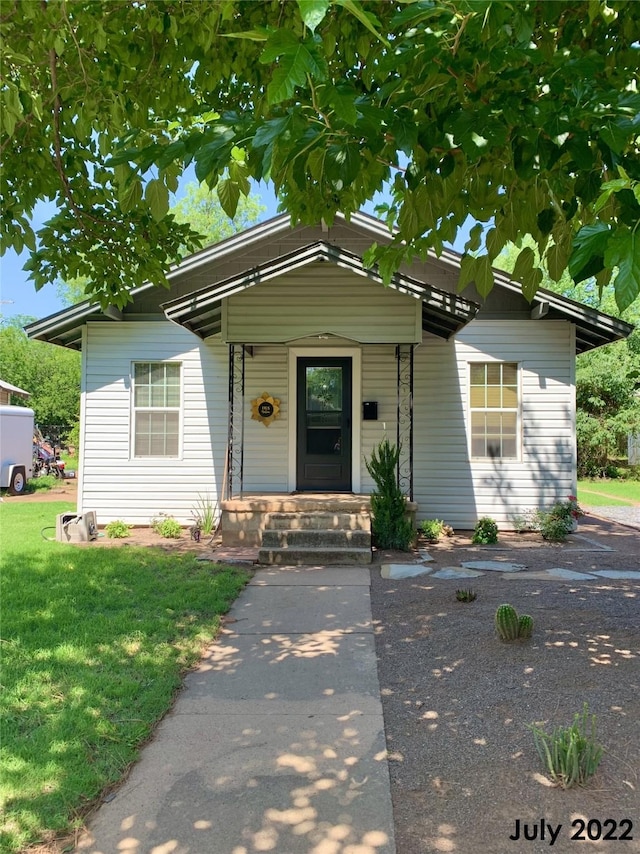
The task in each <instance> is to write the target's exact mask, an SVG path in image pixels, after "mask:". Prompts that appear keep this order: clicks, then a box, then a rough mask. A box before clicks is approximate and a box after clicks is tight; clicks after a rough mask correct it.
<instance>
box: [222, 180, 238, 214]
mask: <svg viewBox="0 0 640 854" xmlns="http://www.w3.org/2000/svg"><path fill="white" fill-rule="evenodd" d="M217 192H218V198H219V199H220V204H221V205H222V210H223V211H224V212H225V213H226V215H227V216H228V217H230V219H233V218H234V216H235V215H236V210H237V208H238V201H239V199H240V187H239V186H238V184H237V183H236V182H235V181H231V180H230V179H229V178H224V179H223V180H222V181H220V182H219V183H218V187H217Z"/></svg>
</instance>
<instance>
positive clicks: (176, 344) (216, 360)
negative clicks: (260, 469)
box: [79, 322, 228, 525]
mask: <svg viewBox="0 0 640 854" xmlns="http://www.w3.org/2000/svg"><path fill="white" fill-rule="evenodd" d="M85 352H86V356H85V362H86V368H85V378H84V389H83V395H82V409H83V412H82V418H83V431H82V451H81V453H82V459H81V480H80V483H79V489H80V493H79V509H80V511H82V510H95V511H96V513H97V515H98V522H99V524H105V523H107V522H109V521H112V520H114V519H123V520H124V521H126V522H128V523H130V524H136V525H147V524H149V522H150V520H151V519H152V518H154V517H156V516H158V515H159V514H161V513H167V514H169V515H172V516H175V518H176V519H178V521H179V522H181V523H182V524H187V523H188V522H189V521H190V517H191V514H192V512H193V509H194V507H195V506H196V504H197V502H198V496H199V495H202V496H206V497H208V498H210V499H211V500H212V501H216V500H217V492H218V489H219V488H221V486H222V481H223V477H224V457H225V449H226V440H227V398H228V382H227V370H228V367H227V365H228V349H227V347H225V346H222V345H221V344H219V343H212V342H207V343H202V342H198V340H197V339H196V338H195V336H194V335H192V334H190V333H188V332H187V331H186V330H183V329H180V328H179V327H177V326H175V325H173V324H171V323H169V322H166V323H135V324H133V323H113V324H105V323H95V324H88V328H87V332H86V345H85ZM136 361H175V362H179V363H180V364H181V365H182V432H181V447H180V458H179V459H134V458H132V456H131V454H132V449H131V443H130V438H129V437H130V434H131V418H132V411H131V390H130V385H131V380H130V377H131V365H132V362H136Z"/></svg>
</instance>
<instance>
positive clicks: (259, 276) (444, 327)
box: [162, 241, 480, 343]
mask: <svg viewBox="0 0 640 854" xmlns="http://www.w3.org/2000/svg"><path fill="white" fill-rule="evenodd" d="M317 262H330V263H333V264H336V265H337V266H338V267H342V268H343V269H345V270H348V271H350V272H352V273H355V274H357V275H359V276H363V277H365V278H367V279H370V280H371V281H374V282H377V283H378V284H380V285H381V286H384V283H383V281H382V276H381V275H380V274H379V273H378V272H377V270H370V269H367V267H365V266H364V264H363V261H362V258H360V257H359V256H358V255H354V254H353V253H352V252H347V251H346V250H345V249H341V248H340V247H338V246H332V245H331V244H329V243H326V242H324V241H317V242H316V243H311V244H309V245H307V246H304V247H302V248H300V249H296V250H294V251H293V252H289V253H288V254H286V255H281V256H280V257H279V258H276V259H275V261H269V262H267V263H265V264H260V265H259V266H257V267H254V268H252V269H251V270H247V271H246V272H244V273H241V274H240V275H238V276H232V277H231V278H228V279H225V280H224V281H222V282H216V283H215V284H212V285H208V286H207V287H205V288H201V289H200V290H198V291H195V292H194V293H191V294H188V295H187V296H184V297H180V298H178V299H175V300H171V301H169V302H166V303H164V304H163V306H162V308H163V309H164V313H165V314H166V316H167V317H168V318H169V320H173V321H174V323H179V324H180V325H181V326H184V327H185V328H186V329H188V330H189V331H190V332H194V333H195V334H196V335H198V336H199V337H200V338H208V337H209V336H210V335H216V334H217V333H219V332H220V330H221V325H222V301H223V300H224V299H226V298H227V297H231V296H234V295H235V294H239V293H242V291H245V290H247V289H248V288H252V287H254V286H255V285H259V284H262V283H264V282H268V281H270V280H271V279H274V278H276V277H277V276H282V275H284V274H285V273H290V272H292V271H293V270H297V269H299V268H300V267H306V266H307V265H308V264H314V263H317ZM389 287H391V288H393V289H394V290H396V291H400V292H401V293H405V294H408V295H410V296H412V297H414V298H415V299H419V300H420V301H421V302H422V328H423V330H424V331H425V332H431V333H433V334H434V335H438V336H440V337H441V338H450V337H451V336H452V335H453V334H455V333H456V332H457V331H458V330H459V329H461V328H462V327H463V326H465V325H466V324H467V323H469V321H470V320H473V318H474V317H475V316H476V314H477V313H478V311H479V309H480V306H479V305H478V304H477V303H474V302H471V301H470V300H468V299H464V298H463V297H460V296H457V295H456V294H451V293H449V292H448V291H443V290H440V289H439V288H434V287H432V286H431V285H427V284H425V283H424V282H420V281H418V280H417V279H412V278H411V277H409V276H404V275H402V274H400V273H396V274H395V275H394V276H393V278H392V280H391V283H390V285H389ZM247 343H251V342H247Z"/></svg>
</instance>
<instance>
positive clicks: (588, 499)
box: [578, 479, 640, 507]
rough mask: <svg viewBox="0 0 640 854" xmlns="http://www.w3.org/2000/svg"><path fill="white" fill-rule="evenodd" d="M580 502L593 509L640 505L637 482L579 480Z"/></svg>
mask: <svg viewBox="0 0 640 854" xmlns="http://www.w3.org/2000/svg"><path fill="white" fill-rule="evenodd" d="M578 501H579V502H580V503H581V504H586V505H587V506H589V505H591V506H592V507H597V506H602V507H628V506H630V505H634V504H640V482H639V481H637V480H605V479H598V480H579V481H578Z"/></svg>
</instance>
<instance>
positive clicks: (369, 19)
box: [335, 0, 391, 47]
mask: <svg viewBox="0 0 640 854" xmlns="http://www.w3.org/2000/svg"><path fill="white" fill-rule="evenodd" d="M335 4H336V6H342V7H343V9H346V10H347V12H351V14H352V15H353V16H354V18H357V19H358V20H359V21H360V23H362V24H364V25H365V27H366V28H367V29H368V30H369V32H370V33H373V35H374V36H375V37H376V38H377V39H378V40H379V41H381V42H382V43H383V44H385V45H386V46H387V47H391V45H390V44H389V42H388V41H387V39H386V38H385V37H384V36H383V35H382V34H381V33H379V32H378V30H377V29H376V27H379V26H380V21H379V20H378V19H377V18H376V16H375V15H373V14H372V13H371V12H365V11H364V9H363V8H362V6H361V4H360V3H359V2H357V0H335Z"/></svg>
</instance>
